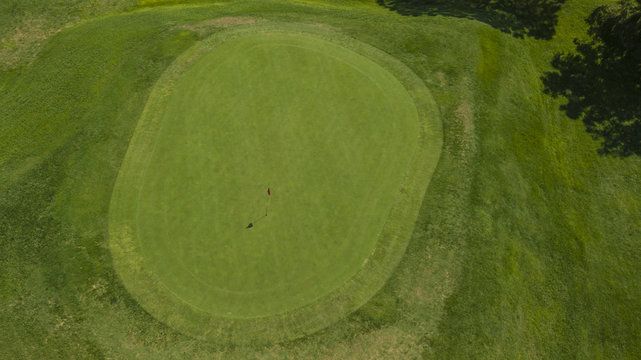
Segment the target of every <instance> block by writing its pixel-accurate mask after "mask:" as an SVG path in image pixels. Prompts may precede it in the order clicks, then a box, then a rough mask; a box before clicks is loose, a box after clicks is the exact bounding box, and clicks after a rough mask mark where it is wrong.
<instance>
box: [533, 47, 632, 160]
mask: <svg viewBox="0 0 641 360" xmlns="http://www.w3.org/2000/svg"><path fill="white" fill-rule="evenodd" d="M574 42H575V44H576V53H572V54H557V55H556V56H555V57H554V59H553V60H552V66H553V67H554V68H555V69H556V70H557V71H553V72H547V73H545V74H544V76H543V77H542V80H543V84H544V85H545V90H544V92H545V93H547V94H550V95H552V96H554V97H558V96H563V97H565V98H567V100H568V102H567V104H565V105H562V106H561V110H563V111H565V113H566V114H567V115H568V117H570V118H571V119H575V120H578V119H581V120H582V121H583V123H584V124H585V128H586V131H587V132H588V133H589V134H591V135H592V137H593V138H594V139H595V140H600V141H601V148H600V149H599V153H600V154H603V155H614V156H619V157H627V156H630V155H641V83H640V81H639V80H640V79H641V68H639V67H638V66H636V64H635V63H634V61H633V59H630V58H626V57H621V56H618V55H617V54H614V53H611V52H609V51H608V49H607V48H605V47H604V46H603V45H600V44H596V43H594V42H592V43H584V42H579V41H577V40H575V41H574Z"/></svg>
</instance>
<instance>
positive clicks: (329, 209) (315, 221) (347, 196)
mask: <svg viewBox="0 0 641 360" xmlns="http://www.w3.org/2000/svg"><path fill="white" fill-rule="evenodd" d="M388 68H389V69H390V70H387V69H388ZM397 76H398V77H397ZM401 81H402V82H403V83H401ZM441 136H442V135H441V130H440V118H439V116H438V112H437V111H436V107H435V106H434V103H433V100H431V95H430V93H429V91H428V90H427V88H425V86H424V85H422V82H421V81H420V80H419V79H418V78H416V76H415V75H413V74H412V73H411V71H410V70H408V69H407V68H405V67H403V66H402V65H401V64H400V63H399V62H397V61H394V60H393V59H390V57H389V56H387V55H385V54H384V53H382V52H380V51H377V50H375V49H374V48H371V47H369V46H366V45H364V44H361V43H358V42H357V41H355V40H352V39H349V38H346V37H341V36H339V35H338V34H335V33H332V32H330V31H327V30H313V28H310V27H305V26H300V25H298V26H292V25H289V26H288V25H278V24H266V25H265V24H263V25H252V26H245V27H241V28H238V29H235V30H229V31H225V32H223V33H220V34H217V35H216V36H213V37H211V38H209V39H207V40H204V41H203V42H201V43H199V44H198V45H196V46H195V47H193V48H192V49H190V50H188V51H187V52H186V53H185V54H184V55H183V56H181V57H180V58H179V59H178V60H177V61H176V63H175V64H174V65H172V66H171V67H170V68H169V69H168V70H167V71H166V72H165V75H164V76H163V77H162V78H161V79H160V80H159V82H158V83H157V85H156V86H155V89H154V90H153V92H152V94H151V96H150V99H149V102H148V104H147V106H146V109H145V111H144V112H143V115H142V118H141V120H140V121H139V124H138V128H137V130H136V132H135V134H134V137H133V139H132V141H131V143H130V145H129V150H128V153H127V155H126V157H125V161H124V163H123V165H122V167H121V170H120V175H119V177H118V181H117V182H116V186H115V188H114V193H113V196H112V204H111V210H110V233H111V245H110V247H111V249H112V252H113V255H114V261H115V264H116V267H117V269H118V271H119V273H120V275H121V277H122V279H123V281H124V282H125V285H126V286H127V287H128V289H129V291H130V292H131V293H132V294H134V296H136V297H137V298H138V300H139V301H140V303H141V304H142V305H143V306H144V307H145V308H146V309H147V310H148V311H149V312H150V313H152V314H153V315H154V316H157V317H158V318H159V319H161V320H163V321H165V322H166V323H168V324H169V325H171V326H174V327H176V328H178V329H179V330H182V331H185V332H187V333H190V334H192V335H195V336H199V337H206V338H209V339H210V340H218V341H220V340H221V333H223V330H225V331H224V332H225V334H226V335H225V337H223V338H224V339H227V340H229V339H231V341H234V342H248V341H276V340H282V339H286V338H293V337H298V336H302V335H304V334H306V333H309V332H313V331H315V330H318V329H320V328H323V327H325V326H327V325H328V324H329V323H331V322H333V321H336V320H338V319H339V318H340V317H342V316H344V315H345V314H347V313H349V312H351V311H354V310H355V309H357V308H358V307H360V306H361V305H362V304H363V303H364V302H366V301H367V300H368V299H369V298H370V297H371V296H372V295H374V294H375V293H376V292H377V291H378V290H379V289H380V288H381V287H382V285H383V284H384V283H385V281H386V280H387V278H388V277H389V275H390V274H391V271H392V270H393V269H394V268H395V266H396V264H397V263H398V261H399V260H400V257H401V256H402V254H403V252H404V250H405V247H406V245H407V242H408V241H409V237H410V234H411V232H412V230H413V225H414V219H415V218H416V216H417V214H418V210H419V206H420V203H421V201H422V198H423V195H424V193H425V189H426V187H427V184H429V178H430V176H431V174H432V172H433V170H434V168H435V166H436V163H437V161H438V157H439V153H440V146H441V143H442V140H441ZM268 187H270V188H271V189H272V190H273V193H272V195H271V196H270V195H268V194H267V188H268ZM249 223H252V227H251V228H248V227H247V226H248V224H249ZM177 309H180V310H177ZM274 327H277V328H280V331H278V332H271V333H270V332H265V331H264V330H265V329H267V328H274ZM262 334H270V337H265V336H264V335H262ZM271 334H278V335H277V337H273V335H271Z"/></svg>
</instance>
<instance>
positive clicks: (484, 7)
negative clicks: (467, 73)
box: [376, 0, 566, 39]
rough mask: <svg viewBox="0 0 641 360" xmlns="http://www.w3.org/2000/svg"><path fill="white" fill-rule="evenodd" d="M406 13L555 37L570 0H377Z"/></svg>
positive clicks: (534, 35)
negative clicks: (563, 12)
mask: <svg viewBox="0 0 641 360" xmlns="http://www.w3.org/2000/svg"><path fill="white" fill-rule="evenodd" d="M376 1H377V3H378V4H379V5H380V6H383V7H385V8H388V9H390V10H393V11H396V12H397V13H399V14H401V15H405V16H420V15H429V16H435V15H443V16H452V17H459V18H466V19H474V20H478V21H481V22H484V23H487V24H489V25H491V26H492V27H494V28H496V29H499V30H501V31H503V32H505V33H509V34H511V35H513V36H515V37H519V38H521V37H524V36H526V35H527V36H531V37H534V38H537V39H551V38H552V36H554V34H555V27H556V24H557V22H558V16H557V13H558V11H559V10H560V9H561V6H562V4H563V3H564V2H565V1H566V0H529V1H525V0H376Z"/></svg>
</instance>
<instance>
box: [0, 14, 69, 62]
mask: <svg viewBox="0 0 641 360" xmlns="http://www.w3.org/2000/svg"><path fill="white" fill-rule="evenodd" d="M58 31H59V30H53V29H50V28H48V27H47V23H46V21H45V19H27V20H25V21H23V22H22V23H20V24H19V25H18V26H17V27H16V28H15V29H14V30H13V32H10V33H9V35H8V36H6V37H5V38H4V39H2V41H1V42H0V67H2V68H4V69H8V68H11V67H14V66H15V65H16V64H17V63H18V62H19V61H20V60H22V59H26V60H33V58H35V55H36V54H37V50H38V48H39V46H38V45H40V44H41V43H42V42H43V41H44V40H46V39H47V37H49V36H51V35H52V34H55V33H56V32H58Z"/></svg>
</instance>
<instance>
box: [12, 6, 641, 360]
mask: <svg viewBox="0 0 641 360" xmlns="http://www.w3.org/2000/svg"><path fill="white" fill-rule="evenodd" d="M601 3H603V2H600V1H582V0H574V1H568V2H567V3H566V4H565V5H564V8H563V9H562V11H561V12H560V14H559V15H560V16H559V25H558V27H557V36H556V37H555V38H554V39H553V40H550V41H541V40H533V39H529V38H526V39H515V38H512V37H511V36H509V35H507V34H503V33H501V32H500V31H498V30H495V29H492V28H491V27H489V26H488V25H484V24H480V23H478V22H475V21H471V20H466V19H461V18H456V19H453V18H448V17H444V16H420V17H403V16H401V15H398V14H395V13H392V12H389V11H387V10H384V9H381V8H379V7H377V6H376V5H375V4H373V3H372V4H371V6H370V5H367V4H365V3H359V6H358V7H354V8H353V9H350V10H346V5H347V4H349V2H342V3H341V4H340V7H339V8H336V9H334V8H332V6H331V4H329V3H320V4H319V5H314V4H311V3H309V4H307V3H306V5H305V6H298V5H294V4H285V3H282V4H281V3H237V4H226V5H217V6H213V7H211V8H210V7H199V8H197V9H190V8H180V9H178V8H176V9H172V10H164V9H162V7H159V8H156V9H155V10H145V11H142V12H140V16H139V17H135V18H133V17H130V18H127V19H126V20H125V19H123V18H120V17H109V18H105V19H103V20H101V22H96V23H92V22H88V23H86V24H84V25H83V27H84V29H83V31H87V32H89V33H91V34H92V35H93V37H91V38H87V37H86V36H82V37H81V36H80V33H77V32H74V31H73V30H74V29H68V30H64V31H61V32H59V33H57V34H55V35H54V36H51V37H49V38H48V40H46V42H45V45H44V47H43V49H42V51H40V52H39V53H38V56H37V58H36V59H35V61H34V62H33V63H32V64H31V65H30V66H29V67H18V68H16V69H14V70H12V71H4V72H0V90H1V91H0V105H1V106H0V127H1V128H2V129H1V130H2V131H1V132H0V191H1V193H2V196H1V197H0V248H1V249H0V250H1V252H0V267H1V268H2V269H3V272H2V273H1V274H0V304H1V305H2V306H0V324H1V325H0V330H1V331H0V354H1V355H2V357H3V358H71V357H76V358H133V357H136V356H138V357H140V358H149V359H153V358H176V359H179V358H180V359H182V358H207V359H211V358H214V359H215V358H220V359H230V358H232V359H233V358H238V359H245V358H261V357H262V358H350V357H351V358H368V357H370V358H386V357H387V358H408V359H412V358H420V357H423V358H435V359H442V358H465V359H467V358H489V359H495V358H555V359H556V358H608V359H616V358H621V359H623V358H630V359H633V358H639V357H641V339H640V335H639V334H641V328H640V327H641V321H639V319H640V318H641V306H640V305H639V304H640V302H641V301H640V299H641V284H640V283H639V282H638V274H639V272H640V271H641V268H640V267H641V254H640V251H641V250H640V249H641V247H640V246H639V241H640V240H639V239H641V223H640V221H639V219H641V204H640V203H639V202H640V200H639V194H640V193H641V179H640V175H639V173H640V171H639V170H640V167H641V161H640V160H639V159H638V158H634V157H632V158H628V159H613V158H608V157H601V156H599V155H597V153H596V149H597V148H598V144H595V143H594V141H593V140H592V139H591V138H590V137H589V136H588V135H587V134H586V133H585V131H584V129H583V125H582V124H581V123H580V122H573V121H571V120H569V119H568V118H566V117H565V116H564V115H563V113H561V112H560V111H559V110H558V105H559V102H557V101H555V100H553V99H551V98H549V97H547V96H545V95H543V94H542V86H541V83H540V80H539V77H540V75H541V74H542V73H543V72H544V71H547V70H549V68H550V67H549V60H550V59H551V57H552V55H553V53H554V52H556V51H559V50H567V49H571V46H572V43H571V40H572V38H573V37H575V36H584V35H583V31H584V29H585V28H584V26H583V24H582V19H583V18H584V17H585V16H586V15H587V14H588V13H589V12H590V10H591V9H592V8H594V7H595V6H597V5H598V4H601ZM25 4H27V3H26V2H25ZM25 6H27V5H25ZM29 6H34V9H35V8H42V6H40V7H38V6H35V5H33V3H31V5H29ZM5 13H6V12H2V11H0V14H5ZM33 13H34V14H35V13H36V11H35V10H34V11H33ZM229 16H233V17H241V16H248V17H254V18H265V19H272V20H278V21H294V22H303V23H313V24H326V25H328V26H331V27H332V28H334V29H337V30H338V31H341V32H343V33H345V34H347V35H350V36H354V37H356V38H358V39H359V40H361V41H364V42H367V43H369V44H372V45H374V46H376V47H378V48H379V49H382V50H383V51H386V52H387V53H389V54H391V55H393V56H395V57H396V58H398V59H400V60H401V61H403V62H404V63H405V64H407V65H408V66H409V67H410V68H411V69H412V70H413V71H414V72H415V73H417V74H418V75H419V76H420V77H421V78H422V79H423V80H424V82H425V83H426V84H427V85H428V86H429V87H430V89H431V91H432V93H433V95H434V98H435V100H436V102H437V104H438V106H439V109H440V112H441V116H442V118H443V122H444V124H443V125H444V147H443V153H442V157H441V161H440V162H439V165H438V168H437V170H436V173H435V175H434V177H433V179H432V182H431V184H430V188H429V190H428V192H427V194H426V196H425V199H424V202H423V206H422V209H421V213H420V215H419V218H418V220H417V223H416V226H415V230H414V234H413V236H412V240H411V242H410V244H409V247H408V251H407V252H406V254H405V257H404V258H403V260H402V261H401V263H400V264H399V267H398V268H397V270H396V271H395V273H394V274H393V276H392V278H391V279H390V280H389V281H388V283H387V284H386V286H385V287H384V288H383V289H382V290H381V291H380V292H379V293H378V294H377V295H376V296H375V297H374V298H373V299H372V300H371V301H370V302H369V303H368V304H366V305H365V306H364V307H362V308H361V309H360V310H359V311H356V312H355V313H353V314H352V315H351V316H349V317H348V318H346V319H343V320H341V321H339V322H338V323H336V324H335V325H333V326H331V327H328V328H326V329H324V330H322V331H320V332H318V333H316V334H314V335H311V336H308V337H305V338H303V339H300V340H296V341H293V342H286V343H282V344H275V345H272V346H267V347H254V346H251V345H248V346H246V347H234V348H227V347H217V346H213V345H211V344H209V343H207V342H200V341H196V340H193V339H191V338H189V337H186V336H183V335H181V334H180V333H177V332H175V331H174V330H172V329H170V328H168V327H166V326H164V325H163V324H162V323H160V322H157V321H156V320H154V319H153V318H152V317H150V316H149V315H148V314H146V313H145V312H144V311H143V310H142V309H141V308H140V307H139V305H137V303H136V302H135V301H134V300H133V299H132V298H131V297H130V296H129V295H128V293H127V292H126V291H125V290H124V288H123V286H122V285H121V283H120V281H119V280H118V277H117V276H116V274H115V273H114V271H113V268H112V265H111V259H110V255H109V252H108V249H107V247H106V243H107V223H106V217H107V210H108V203H109V199H110V194H111V189H112V187H113V183H114V180H115V176H116V174H117V172H118V169H119V166H120V162H121V160H122V157H123V155H124V153H125V150H126V146H127V143H128V139H129V137H130V136H131V134H132V131H133V128H134V126H135V122H136V120H137V119H138V117H139V115H140V112H141V111H142V107H143V105H144V103H145V100H146V97H147V95H148V92H149V89H150V87H151V86H152V84H153V83H154V81H155V80H156V79H157V78H158V76H159V75H160V73H161V72H162V71H163V70H164V69H165V68H166V66H168V65H169V63H170V62H171V60H172V59H173V58H174V57H175V56H177V55H178V54H179V53H181V52H182V51H183V50H184V49H185V47H187V46H188V45H189V44H191V43H193V38H191V37H187V36H184V35H180V34H181V32H182V31H185V29H178V28H177V26H178V27H180V26H185V25H186V26H189V25H194V24H198V23H201V22H203V21H208V20H210V19H213V18H221V17H229ZM38 17H43V16H35V17H34V18H38ZM0 21H1V22H2V24H1V25H2V26H5V28H7V24H8V23H9V22H8V21H7V18H3V19H2V20H0ZM21 21H22V20H21ZM17 24H18V23H13V22H11V26H14V27H17V26H18V25H17ZM107 24H111V25H110V26H112V27H113V29H117V30H115V31H112V32H110V33H109V34H104V33H102V32H101V31H102V29H104V28H105V26H107ZM4 34H6V33H5V32H3V35H4ZM196 35H197V34H196ZM3 38H4V37H3ZM90 39H91V40H90ZM82 40H84V41H82ZM483 54H486V55H487V56H488V57H489V58H491V59H493V61H494V62H490V61H487V60H486V59H484V55H483Z"/></svg>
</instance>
